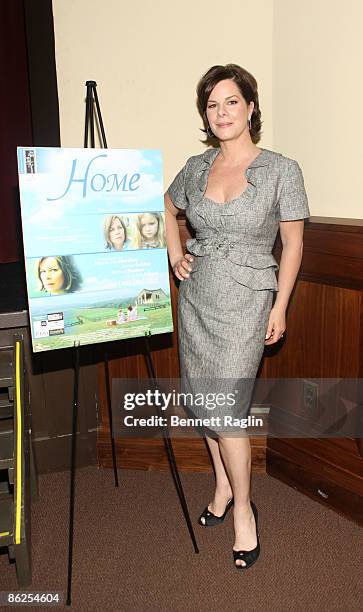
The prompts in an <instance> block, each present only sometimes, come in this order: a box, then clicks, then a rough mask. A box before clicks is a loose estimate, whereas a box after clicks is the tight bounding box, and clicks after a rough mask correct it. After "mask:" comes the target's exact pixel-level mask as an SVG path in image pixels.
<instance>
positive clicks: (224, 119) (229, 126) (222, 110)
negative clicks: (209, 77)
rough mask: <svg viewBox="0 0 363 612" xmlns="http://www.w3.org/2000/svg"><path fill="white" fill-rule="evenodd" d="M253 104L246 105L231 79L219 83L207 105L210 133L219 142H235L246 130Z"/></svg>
mask: <svg viewBox="0 0 363 612" xmlns="http://www.w3.org/2000/svg"><path fill="white" fill-rule="evenodd" d="M253 107H254V104H253V102H250V104H249V105H247V103H246V100H245V99H244V97H243V96H242V94H241V92H240V90H239V88H238V85H237V84H236V83H235V82H234V81H233V80H232V79H225V80H224V81H219V83H217V85H216V86H215V87H214V89H212V91H211V93H210V96H209V98H208V103H207V110H206V114H207V119H208V123H209V125H210V128H211V130H212V132H213V133H214V134H215V136H216V137H217V138H218V139H219V140H220V141H228V140H235V139H236V138H239V137H240V136H241V135H242V134H244V133H245V130H247V132H249V130H248V117H250V116H251V114H252V111H253Z"/></svg>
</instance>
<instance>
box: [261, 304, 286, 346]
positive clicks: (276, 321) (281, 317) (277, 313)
mask: <svg viewBox="0 0 363 612" xmlns="http://www.w3.org/2000/svg"><path fill="white" fill-rule="evenodd" d="M285 313H286V310H285V308H279V307H276V306H274V307H273V308H272V309H271V312H270V317H269V321H268V327H267V331H266V338H265V344H275V342H278V341H279V340H280V338H282V336H283V335H284V331H285V329H286V314H285Z"/></svg>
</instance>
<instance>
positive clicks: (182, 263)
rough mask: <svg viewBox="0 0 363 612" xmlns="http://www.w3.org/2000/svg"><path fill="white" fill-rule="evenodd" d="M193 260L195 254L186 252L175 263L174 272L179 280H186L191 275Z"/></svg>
mask: <svg viewBox="0 0 363 612" xmlns="http://www.w3.org/2000/svg"><path fill="white" fill-rule="evenodd" d="M193 261H194V258H193V256H192V255H189V253H186V254H185V255H183V256H182V257H180V258H179V259H178V260H177V262H176V263H175V264H174V265H173V272H174V274H175V276H176V277H177V278H178V279H179V280H185V279H186V278H188V277H189V272H191V271H192V266H191V265H190V264H191V263H192V262H193Z"/></svg>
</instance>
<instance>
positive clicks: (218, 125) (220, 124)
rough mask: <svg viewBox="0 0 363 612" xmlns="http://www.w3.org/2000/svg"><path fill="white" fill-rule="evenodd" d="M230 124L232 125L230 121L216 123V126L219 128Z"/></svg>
mask: <svg viewBox="0 0 363 612" xmlns="http://www.w3.org/2000/svg"><path fill="white" fill-rule="evenodd" d="M230 125H232V123H217V127H221V128H224V127H229V126H230Z"/></svg>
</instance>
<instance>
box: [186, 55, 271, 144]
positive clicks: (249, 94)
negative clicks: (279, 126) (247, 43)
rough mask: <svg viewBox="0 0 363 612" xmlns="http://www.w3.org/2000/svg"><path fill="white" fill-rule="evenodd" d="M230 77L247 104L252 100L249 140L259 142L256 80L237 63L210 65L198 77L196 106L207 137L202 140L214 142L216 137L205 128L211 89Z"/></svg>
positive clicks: (259, 128)
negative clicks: (210, 66) (200, 76)
mask: <svg viewBox="0 0 363 612" xmlns="http://www.w3.org/2000/svg"><path fill="white" fill-rule="evenodd" d="M225 79H231V80H232V81H234V82H235V83H236V85H237V86H238V89H239V90H240V92H241V94H242V96H243V98H244V99H245V101H246V102H247V104H249V103H250V102H254V105H255V106H254V109H253V113H252V116H251V130H250V134H251V140H252V142H253V143H254V144H256V143H257V142H259V140H260V138H261V126H262V121H261V111H260V105H259V101H258V91H257V81H256V79H255V77H254V76H253V75H252V74H251V73H250V72H247V70H245V69H244V68H241V66H238V65H237V64H226V66H212V68H210V69H209V70H208V71H207V72H206V73H205V74H204V75H203V76H202V78H201V79H200V81H199V83H198V85H197V106H198V111H199V114H200V116H201V117H202V119H203V124H204V129H203V130H202V131H203V132H205V133H206V134H207V139H206V140H205V141H204V142H205V143H207V144H211V143H212V142H213V141H214V142H215V140H216V137H214V138H213V137H210V136H209V134H208V132H207V128H208V121H207V115H206V110H207V103H208V99H209V96H210V94H211V92H212V90H213V89H214V88H215V86H216V85H217V83H219V81H224V80H225Z"/></svg>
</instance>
